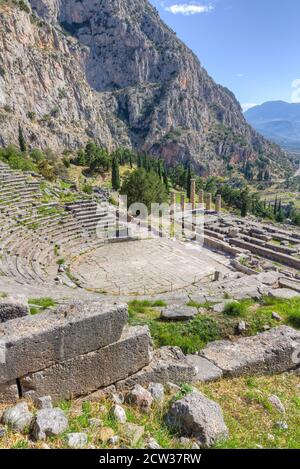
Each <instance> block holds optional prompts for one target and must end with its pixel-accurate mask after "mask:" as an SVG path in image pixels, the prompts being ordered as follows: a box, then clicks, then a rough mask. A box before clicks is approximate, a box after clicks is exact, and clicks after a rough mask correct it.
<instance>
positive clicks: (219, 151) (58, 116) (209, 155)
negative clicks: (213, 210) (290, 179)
mask: <svg viewBox="0 0 300 469" xmlns="http://www.w3.org/2000/svg"><path fill="white" fill-rule="evenodd" d="M7 3H9V2H7ZM30 4H31V6H32V8H33V11H34V12H35V14H34V15H32V14H31V13H30V11H29V13H28V12H26V11H21V10H20V9H19V8H18V7H14V10H12V7H10V6H8V5H7V4H6V2H4V5H3V4H1V6H0V18H1V21H0V50H1V52H0V72H1V73H0V141H1V142H2V143H8V142H11V141H14V140H15V135H16V132H15V130H16V125H17V122H18V121H20V120H21V121H22V123H23V125H24V131H25V134H26V136H27V139H28V140H29V141H30V143H31V145H32V146H39V145H40V146H44V147H45V146H51V147H53V148H56V149H59V150H61V149H62V148H76V147H78V146H80V145H82V144H83V143H84V142H85V141H87V140H89V139H95V140H97V141H99V142H100V143H102V144H103V145H106V146H107V147H109V148H113V147H114V146H117V145H128V146H132V147H134V148H135V149H137V150H145V151H149V152H151V153H152V154H154V155H160V156H162V157H164V158H165V159H166V160H167V161H168V162H169V163H171V162H174V161H187V160H192V161H193V162H194V164H195V166H196V167H197V168H198V170H199V171H200V172H202V173H203V174H204V173H205V174H207V173H210V174H213V173H220V172H221V171H222V172H223V171H224V169H226V167H227V165H228V164H233V165H237V166H239V167H241V166H242V165H243V163H244V162H245V161H246V160H253V161H254V160H256V159H257V157H258V155H259V154H261V153H263V154H264V155H265V156H268V157H269V158H270V159H271V160H272V161H273V163H274V165H275V166H276V164H277V163H276V162H277V161H283V158H284V155H283V154H282V153H281V151H280V150H279V148H278V147H276V146H273V145H271V144H270V143H268V142H267V141H266V140H264V138H262V137H261V136H259V135H258V134H257V133H256V132H255V131H253V130H252V129H251V127H250V126H249V125H248V124H247V123H246V121H245V119H244V117H243V114H242V110H241V107H240V105H239V103H238V102H237V101H236V99H235V97H234V96H233V94H232V93H231V92H230V91H229V90H227V89H225V88H223V87H221V86H219V85H216V84H215V83H214V82H213V80H212V79H211V78H210V77H209V76H208V74H207V72H206V71H205V70H204V69H203V67H202V66H201V64H200V63H199V61H198V59H197V58H196V56H195V55H194V54H193V53H192V52H191V51H190V50H189V49H188V48H187V47H186V46H185V45H184V44H183V43H182V42H181V41H180V40H179V39H178V38H177V37H176V34H175V33H174V32H173V31H172V30H171V29H170V28H168V27H167V26H166V25H165V24H164V23H163V22H162V21H161V19H160V18H159V16H158V13H157V11H156V10H155V8H153V7H152V6H151V5H150V4H149V2H148V1H147V0H126V1H125V0H100V1H96V0H84V1H83V0H81V1H78V0H64V1H62V0H30ZM37 15H38V16H37ZM125 71H126V73H125Z"/></svg>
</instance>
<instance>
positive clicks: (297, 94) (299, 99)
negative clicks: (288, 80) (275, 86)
mask: <svg viewBox="0 0 300 469" xmlns="http://www.w3.org/2000/svg"><path fill="white" fill-rule="evenodd" d="M292 89H293V91H292V98H291V99H292V103H300V78H297V79H296V80H294V81H293V82H292Z"/></svg>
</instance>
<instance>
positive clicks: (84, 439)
mask: <svg viewBox="0 0 300 469" xmlns="http://www.w3.org/2000/svg"><path fill="white" fill-rule="evenodd" d="M87 443H88V436H87V434H86V433H69V434H68V435H67V444H68V447H69V448H71V449H82V448H84V447H85V446H86V445H87Z"/></svg>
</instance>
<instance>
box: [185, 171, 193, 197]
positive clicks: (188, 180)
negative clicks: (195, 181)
mask: <svg viewBox="0 0 300 469" xmlns="http://www.w3.org/2000/svg"><path fill="white" fill-rule="evenodd" d="M191 180H192V170H191V164H189V166H188V169H187V176H186V193H187V197H188V199H190V198H191Z"/></svg>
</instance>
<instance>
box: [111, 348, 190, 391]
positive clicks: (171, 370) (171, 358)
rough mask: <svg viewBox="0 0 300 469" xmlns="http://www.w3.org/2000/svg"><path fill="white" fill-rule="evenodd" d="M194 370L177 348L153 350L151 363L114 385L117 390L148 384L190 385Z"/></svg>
mask: <svg viewBox="0 0 300 469" xmlns="http://www.w3.org/2000/svg"><path fill="white" fill-rule="evenodd" d="M195 374H196V370H195V368H194V366H193V365H191V364H190V363H189V362H188V360H187V359H186V357H185V355H184V354H183V352H182V350H181V349H180V348H179V347H162V348H160V349H158V350H155V352H154V353H153V358H152V361H151V363H150V364H149V365H148V366H146V367H145V368H143V369H142V370H140V371H139V372H138V373H136V374H134V375H132V376H129V378H127V379H125V380H122V381H119V382H118V383H117V384H116V387H117V389H118V390H120V391H123V390H126V389H132V388H134V386H135V385H136V384H140V385H141V386H146V387H147V386H148V385H149V384H150V383H161V384H167V383H169V382H171V383H174V384H182V383H191V382H192V381H193V380H194V377H195Z"/></svg>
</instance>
